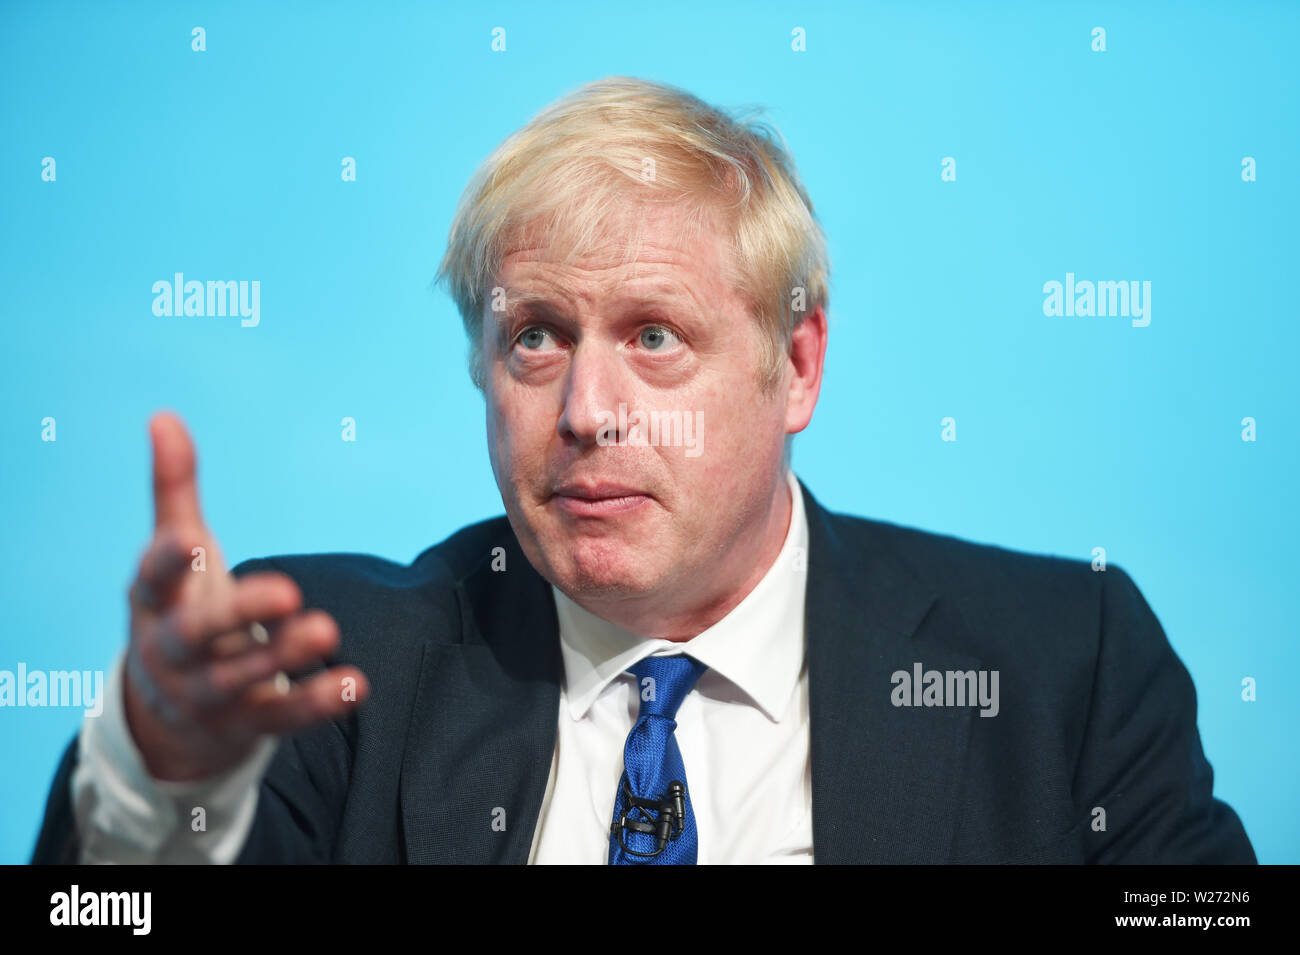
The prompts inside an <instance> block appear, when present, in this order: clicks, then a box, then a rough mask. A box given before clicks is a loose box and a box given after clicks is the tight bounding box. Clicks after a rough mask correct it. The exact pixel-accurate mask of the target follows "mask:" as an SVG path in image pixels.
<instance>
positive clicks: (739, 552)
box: [482, 207, 787, 619]
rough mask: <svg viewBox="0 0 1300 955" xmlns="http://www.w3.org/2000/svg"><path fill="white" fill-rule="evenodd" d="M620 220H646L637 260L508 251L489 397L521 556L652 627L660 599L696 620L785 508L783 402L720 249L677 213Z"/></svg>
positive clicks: (492, 438) (598, 603) (616, 612)
mask: <svg viewBox="0 0 1300 955" xmlns="http://www.w3.org/2000/svg"><path fill="white" fill-rule="evenodd" d="M625 215H627V216H643V217H644V219H643V221H644V223H645V226H644V231H643V233H642V241H641V243H640V244H639V246H638V251H637V255H636V257H635V259H634V260H632V261H630V262H629V263H627V264H623V261H622V259H623V258H624V256H623V255H622V251H623V250H622V245H621V243H623V242H626V241H627V235H624V234H619V235H612V236H609V237H608V239H607V244H605V245H603V246H602V247H601V248H593V249H589V250H586V249H584V250H582V252H583V254H581V255H579V256H578V257H577V258H575V259H574V261H573V262H572V264H568V265H565V264H561V263H558V262H547V261H543V252H544V250H543V249H541V248H521V247H518V248H512V249H509V250H507V251H508V254H507V255H506V256H505V257H504V260H503V263H502V267H501V271H500V273H499V275H498V283H497V284H498V285H499V286H500V287H502V288H503V289H504V290H505V296H504V299H505V305H506V308H505V310H504V311H492V310H491V307H490V305H489V308H488V310H487V311H486V313H485V318H484V331H483V339H484V340H483V343H482V344H483V366H484V384H485V389H484V390H485V396H486V399H487V429H488V443H489V447H490V453H491V458H492V469H493V473H494V474H495V475H496V480H497V484H498V486H499V487H500V489H501V496H502V500H503V501H504V503H505V507H506V511H507V514H508V516H509V518H510V522H511V525H512V527H513V528H514V530H515V533H516V534H517V536H518V537H519V540H520V543H521V544H522V546H523V549H524V552H525V553H526V554H527V556H528V559H529V560H530V561H531V562H532V564H533V565H534V566H535V567H536V568H537V569H538V570H539V571H540V572H541V573H542V574H543V576H545V577H546V578H547V579H548V580H550V581H551V583H553V584H555V585H556V586H557V587H559V588H560V589H561V590H562V591H564V592H565V593H567V594H568V595H569V596H570V597H572V598H573V599H574V600H575V601H577V602H578V603H580V604H582V605H583V606H585V607H587V608H588V609H589V610H592V611H593V612H596V613H601V614H602V615H604V616H607V617H619V618H625V619H643V618H645V617H646V615H647V614H646V611H647V610H648V609H649V608H651V607H653V606H655V605H663V604H664V602H667V605H668V606H674V607H678V608H680V610H682V611H685V610H687V608H690V609H691V610H692V611H699V610H701V609H703V608H704V607H706V606H707V605H708V604H709V603H710V602H711V601H717V600H719V599H725V596H724V595H721V594H718V593H715V591H718V590H720V589H722V590H725V588H726V587H727V586H729V585H739V584H741V583H743V581H744V580H745V579H749V577H750V576H751V573H750V570H751V568H750V565H751V564H752V563H753V562H754V561H755V560H758V559H760V554H759V551H760V550H762V549H763V544H764V541H765V540H770V538H771V525H772V523H773V514H774V512H776V511H778V510H779V509H780V508H781V507H783V506H784V505H783V504H781V503H776V502H784V500H785V497H784V495H785V491H784V476H783V470H782V453H783V446H784V438H785V434H786V430H787V428H786V402H785V400H784V399H785V391H784V389H783V388H781V387H778V388H777V389H776V390H775V391H774V392H772V393H767V392H765V391H764V390H763V388H762V384H761V380H760V379H761V368H760V361H761V356H762V352H761V344H762V343H761V339H760V334H761V332H760V330H759V327H758V325H757V323H756V322H755V320H754V319H753V317H752V316H751V315H750V314H749V312H748V310H747V308H746V306H745V303H744V302H743V301H742V299H741V297H740V295H739V294H738V293H737V292H736V290H734V289H733V288H730V287H729V286H728V284H727V282H726V280H725V278H724V276H725V270H724V254H725V245H724V240H723V238H722V237H721V236H720V235H718V234H716V233H713V232H709V231H706V232H705V233H704V234H703V236H702V237H701V238H699V239H697V240H694V241H689V240H688V239H687V238H686V237H685V234H684V231H685V230H684V229H683V228H682V227H681V215H682V210H681V209H680V208H678V207H667V208H665V207H657V208H653V209H651V208H642V207H633V208H632V210H630V211H628V212H627V213H625ZM629 234H630V232H629ZM620 405H622V406H623V409H622V413H621V409H620ZM656 417H657V418H658V419H659V420H658V425H659V426H658V427H657V428H656V427H654V426H653V424H654V419H655V418H656ZM638 421H639V422H641V425H642V426H641V427H640V428H638V427H637V422H638ZM656 431H657V432H658V434H657V443H654V439H655V438H656V434H655V432H656ZM640 439H644V443H641V440H640ZM780 536H781V537H783V536H784V526H782V527H781V528H780ZM770 556H774V554H773V555H769V561H770ZM764 566H766V565H764ZM753 582H756V580H751V581H750V583H751V586H752V583H753Z"/></svg>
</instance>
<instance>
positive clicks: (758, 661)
mask: <svg viewBox="0 0 1300 955" xmlns="http://www.w3.org/2000/svg"><path fill="white" fill-rule="evenodd" d="M786 481H787V485H788V486H789V488H790V494H791V505H792V506H791V515H790V526H789V529H788V530H787V532H786V537H785V543H784V544H783V546H782V548H781V552H780V554H779V555H778V556H777V558H776V560H775V562H773V564H772V566H771V567H770V568H768V571H767V573H766V574H765V575H764V576H763V578H762V580H760V581H759V583H758V585H757V586H755V588H754V589H753V590H752V591H750V593H749V594H748V595H747V596H746V597H745V599H744V600H742V601H741V602H740V603H739V604H738V605H737V606H736V607H735V608H734V609H733V610H732V611H731V612H730V613H729V614H727V615H726V616H725V617H723V618H722V619H721V620H719V621H718V622H717V623H716V624H714V625H713V626H712V627H710V628H709V629H707V630H705V631H704V632H702V633H700V634H698V635H697V636H695V637H693V638H692V639H690V640H688V641H685V642H683V643H672V642H669V641H667V640H644V639H642V638H640V637H637V636H636V635H634V634H631V633H629V632H627V631H625V630H622V629H621V628H619V627H617V626H615V625H614V624H611V623H609V622H607V621H605V620H603V619H601V618H599V617H596V616H594V615H593V614H591V613H589V612H588V611H586V610H584V609H583V608H582V607H580V606H578V605H577V604H576V603H574V602H573V601H572V600H570V599H569V598H568V597H566V596H565V595H564V594H563V593H561V592H560V591H559V590H556V589H555V588H552V591H553V593H554V596H555V604H556V614H557V617H558V619H559V628H560V652H561V656H562V658H563V662H564V676H563V682H562V685H561V688H560V707H559V713H558V733H557V736H556V745H555V752H554V754H553V756H552V758H551V770H550V775H549V778H548V779H547V784H546V794H545V796H544V797H543V800H542V806H541V812H540V814H539V818H538V825H537V827H536V829H535V830H534V833H533V845H532V851H531V853H530V855H529V863H530V864H551V863H582V864H592V865H604V864H605V863H606V862H607V861H608V858H609V844H610V831H609V829H610V823H611V822H612V821H613V815H614V796H615V791H616V789H617V787H618V784H619V780H620V779H621V777H622V773H623V746H624V743H625V742H626V740H627V735H628V733H629V732H631V729H632V727H633V725H635V723H636V718H637V710H638V707H639V702H640V696H639V694H638V693H637V688H636V682H635V678H634V677H633V676H632V675H631V674H629V673H627V672H626V670H627V668H628V667H630V666H632V665H633V664H635V663H637V662H638V661H640V660H642V659H643V658H645V657H647V656H651V655H653V654H659V655H673V654H680V653H687V654H690V655H691V656H692V657H694V658H695V659H696V660H698V661H699V662H701V663H703V664H704V665H706V666H707V667H708V669H707V670H706V671H705V672H704V674H703V675H702V676H701V677H700V679H699V682H697V683H696V685H695V688H694V689H693V690H692V691H691V692H690V693H689V694H687V696H686V699H685V700H684V701H683V702H682V705H681V708H680V709H679V710H678V712H677V730H676V732H675V736H676V738H677V743H678V746H679V747H680V749H681V753H682V761H683V763H684V765H685V767H686V784H687V791H688V793H689V796H690V800H691V807H692V811H693V812H694V814H695V826H696V831H697V833H698V845H699V850H698V856H697V862H698V863H699V864H701V865H705V864H710V863H713V864H719V863H722V864H727V863H758V862H774V863H810V862H812V861H813V855H812V852H813V847H812V776H811V760H810V755H809V739H810V737H809V721H808V674H807V667H806V665H805V652H804V648H805V639H804V593H805V583H806V578H807V554H808V523H807V519H806V516H805V514H804V507H803V495H802V493H801V492H800V489H799V484H798V482H797V481H796V480H795V477H794V474H793V473H792V472H787V474H786ZM121 668H122V660H121V659H120V658H119V660H118V661H117V663H116V664H115V665H114V667H113V670H112V672H111V673H110V675H109V679H108V680H107V682H106V684H105V688H104V692H105V699H104V710H103V713H102V714H101V715H100V716H99V717H93V718H92V717H89V716H87V717H86V720H85V723H84V724H83V727H82V731H81V735H80V741H79V746H80V751H79V761H78V765H77V769H76V771H75V772H74V774H73V777H72V791H73V806H74V811H75V815H76V820H77V829H78V833H79V835H80V839H81V844H82V855H81V861H83V862H154V863H174V862H213V863H230V862H233V861H234V860H235V859H236V858H237V857H238V855H239V852H240V849H241V848H242V846H243V843H244V840H245V838H246V837H247V835H248V831H249V829H250V828H251V826H252V821H253V816H254V814H255V811H256V808H257V794H258V783H259V780H260V779H261V777H262V774H263V773H264V772H265V770H266V766H267V764H268V763H269V762H270V760H271V757H272V755H273V753H274V751H275V740H274V738H272V737H266V738H264V739H263V740H262V741H261V742H260V743H259V745H258V747H257V749H256V750H255V751H254V752H253V754H252V755H250V756H249V758H248V759H247V760H245V761H244V762H243V763H242V764H240V765H239V766H237V767H235V768H234V769H232V770H230V771H229V772H227V773H225V774H223V775H222V776H220V777H216V778H213V779H210V780H204V781H201V782H192V783H175V782H162V781H159V780H155V779H153V778H152V777H150V775H149V773H148V771H147V769H146V768H145V766H144V762H143V758H142V757H141V755H140V752H139V750H138V749H137V748H136V747H135V744H134V742H133V740H132V739H131V734H130V731H129V729H128V728H127V726H126V719H125V714H124V712H123V700H122V683H121ZM196 807H201V808H202V810H203V820H202V821H203V829H201V830H199V829H198V822H197V821H196V820H198V819H199V815H198V814H197V813H195V809H196Z"/></svg>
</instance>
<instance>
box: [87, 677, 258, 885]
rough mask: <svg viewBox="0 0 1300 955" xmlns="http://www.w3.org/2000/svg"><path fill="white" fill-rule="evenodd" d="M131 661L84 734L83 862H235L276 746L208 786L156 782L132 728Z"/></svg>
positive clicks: (205, 782)
mask: <svg viewBox="0 0 1300 955" xmlns="http://www.w3.org/2000/svg"><path fill="white" fill-rule="evenodd" d="M125 658H126V655H125V653H123V654H122V655H121V656H119V657H118V659H117V660H116V662H115V663H114V664H113V668H112V670H111V671H110V672H109V675H108V679H107V680H106V681H105V685H104V701H103V708H102V712H101V713H100V714H99V715H98V716H92V715H90V713H87V714H86V717H85V719H84V721H83V723H82V727H81V734H80V738H79V741H78V761H77V767H76V769H75V770H74V772H73V775H72V784H71V785H72V804H73V807H74V812H75V815H76V820H77V832H78V835H79V837H80V842H81V861H82V862H83V863H98V862H117V863H215V864H220V865H225V864H229V863H232V862H234V861H235V859H236V858H237V857H238V856H239V852H240V850H241V849H242V848H243V844H244V840H245V839H246V838H247V837H248V831H249V830H250V829H251V828H252V825H253V817H254V815H255V814H256V811H257V796H258V788H259V785H260V783H261V779H262V775H263V774H264V773H265V771H266V767H267V764H268V763H269V762H270V761H271V758H272V756H274V754H275V749H276V746H277V743H278V739H277V738H276V737H275V736H263V737H261V738H260V739H259V740H258V741H257V744H256V746H255V747H254V749H253V751H252V753H250V754H249V756H248V757H247V758H246V759H245V760H244V761H243V762H242V763H240V764H239V765H237V766H235V767H232V768H231V769H229V770H227V771H225V772H223V773H221V774H219V775H217V776H213V777H210V778H208V779H200V780H192V781H185V782H174V781H167V780H159V779H154V778H153V777H152V776H151V775H150V774H149V771H148V769H147V768H146V767H145V764H144V757H143V756H142V755H141V753H140V751H139V749H138V748H137V747H136V745H135V741H134V740H133V739H132V737H131V731H130V727H129V726H128V725H127V722H126V711H125V700H124V696H123V690H122V669H123V666H124V665H125Z"/></svg>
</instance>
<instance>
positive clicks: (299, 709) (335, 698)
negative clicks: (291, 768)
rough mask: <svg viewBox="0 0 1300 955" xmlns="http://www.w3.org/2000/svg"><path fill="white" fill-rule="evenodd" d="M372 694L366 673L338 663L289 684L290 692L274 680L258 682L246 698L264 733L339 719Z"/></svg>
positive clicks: (258, 727) (290, 730)
mask: <svg viewBox="0 0 1300 955" xmlns="http://www.w3.org/2000/svg"><path fill="white" fill-rule="evenodd" d="M369 694H370V684H369V682H368V681H367V680H366V676H365V674H364V673H362V672H361V671H360V670H358V669H357V668H356V667H354V666H338V667H334V668H333V669H330V670H326V671H325V672H324V673H318V674H316V675H315V676H313V677H311V678H310V679H307V680H304V681H302V682H301V683H293V684H290V685H289V687H288V692H281V690H280V689H278V688H276V687H275V686H274V685H273V684H271V683H263V684H259V685H258V686H255V687H254V688H253V689H252V690H250V691H249V693H248V694H247V696H246V699H247V700H248V701H249V702H250V703H251V704H252V705H253V706H252V709H251V711H250V717H251V720H252V724H253V726H254V727H255V728H256V729H258V730H259V731H261V732H263V733H277V734H280V733H292V732H294V731H295V730H299V729H303V728H304V727H307V726H311V725H314V724H316V723H320V722H322V721H324V720H330V719H337V718H338V717H340V716H343V715H344V714H346V713H348V712H350V711H351V710H352V709H353V708H355V707H356V705H357V704H358V703H361V702H363V701H364V700H365V699H366V697H367V696H369Z"/></svg>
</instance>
